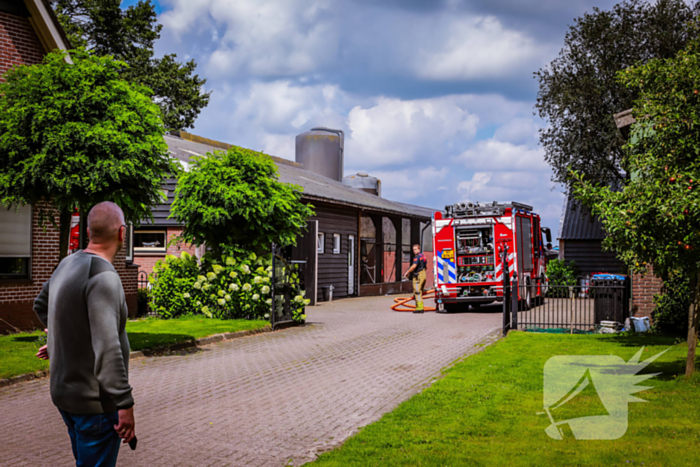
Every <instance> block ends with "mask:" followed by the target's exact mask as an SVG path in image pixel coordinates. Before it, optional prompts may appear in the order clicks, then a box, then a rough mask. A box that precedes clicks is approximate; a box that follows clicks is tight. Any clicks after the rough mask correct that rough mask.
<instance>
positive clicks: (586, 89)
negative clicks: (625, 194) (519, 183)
mask: <svg viewBox="0 0 700 467" xmlns="http://www.w3.org/2000/svg"><path fill="white" fill-rule="evenodd" d="M698 14H700V3H698V2H691V3H690V4H686V2H684V1H683V0H658V1H657V2H656V3H649V2H647V1H643V0H626V1H623V2H621V3H619V4H617V5H616V6H614V7H613V8H612V10H611V11H604V10H600V9H598V8H593V11H592V13H586V14H584V15H583V16H582V17H580V18H577V19H575V20H574V25H573V26H571V27H570V28H569V31H568V32H567V34H566V37H565V38H564V48H563V49H562V50H561V52H560V53H559V56H558V57H557V58H556V59H555V60H553V61H552V62H551V63H550V64H549V65H548V66H547V67H545V68H542V69H541V70H539V71H538V72H536V73H535V78H536V79H537V80H538V81H539V86H540V90H539V93H538V96H537V104H536V106H535V107H536V109H537V111H538V113H539V116H540V118H542V119H543V120H544V121H545V122H547V123H548V125H547V127H546V128H544V129H542V130H540V143H541V144H542V146H543V147H544V150H545V160H546V161H547V162H548V163H549V165H550V166H551V167H552V169H553V171H554V174H553V178H554V180H556V181H558V182H561V183H564V182H566V181H567V176H568V171H569V169H574V170H576V171H578V172H579V173H582V174H585V175H586V176H587V177H588V178H589V179H590V180H594V181H596V182H600V183H616V184H617V185H620V184H624V183H625V182H626V178H627V175H626V174H627V170H626V168H627V167H626V162H625V158H624V154H623V151H622V146H623V145H624V143H625V141H624V139H623V138H622V135H621V134H620V132H619V131H618V130H617V128H616V127H615V122H614V120H613V114H615V113H618V112H621V111H623V110H627V109H629V108H630V107H632V104H633V102H634V100H635V99H636V98H637V97H638V95H639V94H638V90H637V89H635V88H628V87H625V86H623V85H622V84H621V83H620V82H619V81H618V80H617V79H616V74H617V73H618V72H619V71H621V70H624V69H625V68H627V67H630V66H633V65H637V64H638V63H640V62H646V61H648V60H650V59H653V58H669V57H673V56H674V55H675V54H676V53H677V52H678V51H679V50H682V49H683V48H684V47H685V46H686V45H687V43H688V41H690V40H691V39H693V38H695V37H698V33H697V31H696V30H695V29H693V28H691V27H689V26H688V23H689V22H690V21H692V20H693V19H694V18H695V17H697V16H698Z"/></svg>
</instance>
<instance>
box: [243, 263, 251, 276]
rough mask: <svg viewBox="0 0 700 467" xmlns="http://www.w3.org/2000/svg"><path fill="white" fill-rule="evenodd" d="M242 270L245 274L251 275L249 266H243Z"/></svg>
mask: <svg viewBox="0 0 700 467" xmlns="http://www.w3.org/2000/svg"><path fill="white" fill-rule="evenodd" d="M241 270H242V271H243V274H250V268H249V267H248V265H247V264H244V265H243V266H241Z"/></svg>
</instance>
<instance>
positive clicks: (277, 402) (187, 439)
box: [0, 297, 501, 467]
mask: <svg viewBox="0 0 700 467" xmlns="http://www.w3.org/2000/svg"><path fill="white" fill-rule="evenodd" d="M391 303H393V300H392V298H390V297H377V298H369V297H368V298H357V299H347V300H339V301H336V302H333V303H332V304H324V305H322V306H319V307H313V308H309V309H308V311H309V313H308V318H309V322H310V325H308V326H306V327H303V328H292V329H287V330H283V331H279V332H275V333H267V334H259V335H255V336H251V337H245V338H241V339H235V340H233V341H228V342H222V343H218V344H214V345H211V346H208V347H205V348H204V349H203V350H201V351H199V352H196V353H192V354H189V355H177V356H162V357H154V358H146V359H138V360H131V381H132V384H133V386H134V388H135V389H134V398H135V400H136V409H135V410H136V417H137V418H136V423H137V425H136V426H137V433H138V437H139V447H138V449H137V450H136V451H135V452H132V451H131V450H129V449H128V448H126V449H124V448H122V450H121V452H120V456H119V458H120V462H119V465H120V466H148V467H159V466H174V465H183V466H207V465H212V466H219V465H284V464H285V463H287V462H289V461H290V460H292V462H293V463H294V464H301V463H304V462H306V461H309V460H312V459H314V458H315V453H317V452H320V451H323V450H326V449H329V448H330V447H332V446H335V445H337V444H339V443H340V442H342V441H343V440H345V439H347V437H349V436H350V435H352V434H353V433H354V432H355V431H356V430H357V429H358V428H359V427H361V426H363V425H366V424H368V423H371V422H372V421H374V420H377V419H378V418H379V417H380V416H381V415H382V414H383V413H385V412H388V411H390V410H391V409H393V408H394V407H396V406H397V405H398V404H399V403H400V402H402V401H404V400H406V399H408V398H409V397H410V396H411V395H413V394H415V393H416V392H417V391H419V390H420V389H421V388H423V387H425V385H426V384H429V383H430V381H431V380H432V379H433V378H434V377H436V376H437V375H439V371H440V369H441V368H443V367H445V366H447V365H449V364H450V363H451V362H453V361H454V360H455V359H458V358H460V357H462V356H464V355H465V354H470V353H473V352H476V351H478V350H479V349H480V347H476V346H475V344H476V343H478V342H480V341H482V340H484V339H485V338H487V336H493V335H495V334H494V332H495V331H496V330H497V329H498V327H499V324H500V322H501V315H500V314H498V313H479V314H454V315H438V314H435V313H426V314H424V315H414V314H411V313H396V312H392V311H389V305H390V304H391ZM487 339H488V338H487ZM0 420H1V422H0V443H1V444H0V446H2V447H1V448H0V453H1V454H0V464H2V465H12V466H19V465H31V466H55V465H70V464H71V463H72V456H71V454H70V442H69V440H68V435H67V434H66V431H65V427H64V425H63V422H62V421H61V418H60V415H59V414H58V411H57V410H56V409H55V408H54V406H53V405H52V403H51V400H50V397H49V388H48V379H43V380H37V381H32V382H27V383H21V384H18V385H15V386H10V387H6V388H2V389H0Z"/></svg>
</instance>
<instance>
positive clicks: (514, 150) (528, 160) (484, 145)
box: [457, 138, 549, 171]
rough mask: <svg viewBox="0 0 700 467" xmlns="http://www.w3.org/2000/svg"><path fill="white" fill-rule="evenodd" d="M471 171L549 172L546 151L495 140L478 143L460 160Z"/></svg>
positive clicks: (463, 154)
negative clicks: (514, 170) (545, 156)
mask: <svg viewBox="0 0 700 467" xmlns="http://www.w3.org/2000/svg"><path fill="white" fill-rule="evenodd" d="M457 160H458V161H461V162H462V163H463V164H464V166H465V167H466V168H467V169H469V170H492V171H508V170H513V169H520V170H525V171H549V167H548V166H547V164H546V163H545V161H544V151H543V150H542V148H540V147H537V148H534V149H531V148H529V147H528V146H526V145H515V144H512V143H507V142H504V141H499V140H497V139H495V138H491V139H487V140H481V141H478V142H477V143H476V144H475V145H474V146H473V147H472V148H470V149H468V150H467V151H465V152H464V153H462V154H461V155H460V156H459V157H458V158H457Z"/></svg>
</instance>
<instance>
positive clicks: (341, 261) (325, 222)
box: [309, 203, 360, 302]
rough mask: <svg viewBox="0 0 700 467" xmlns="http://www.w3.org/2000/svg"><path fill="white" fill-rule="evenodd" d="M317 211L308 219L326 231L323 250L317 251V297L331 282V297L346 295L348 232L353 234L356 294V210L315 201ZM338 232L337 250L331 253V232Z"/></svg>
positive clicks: (356, 288)
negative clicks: (320, 203)
mask: <svg viewBox="0 0 700 467" xmlns="http://www.w3.org/2000/svg"><path fill="white" fill-rule="evenodd" d="M314 206H315V211H316V215H315V216H313V217H311V218H310V219H309V220H317V221H318V232H319V233H324V234H325V242H326V244H325V249H324V253H319V254H318V291H317V297H318V301H319V302H320V301H322V300H323V287H327V286H330V285H333V299H334V300H335V299H336V298H342V297H347V296H348V235H354V236H355V272H354V277H355V295H357V292H358V290H359V284H358V283H357V282H358V281H357V267H358V265H359V258H358V251H359V248H358V245H359V241H360V238H359V226H358V218H359V212H358V211H357V210H354V209H352V208H349V207H348V208H342V209H337V208H333V207H330V206H319V205H317V204H315V203H314ZM334 233H337V234H340V253H339V254H333V234H334Z"/></svg>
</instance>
